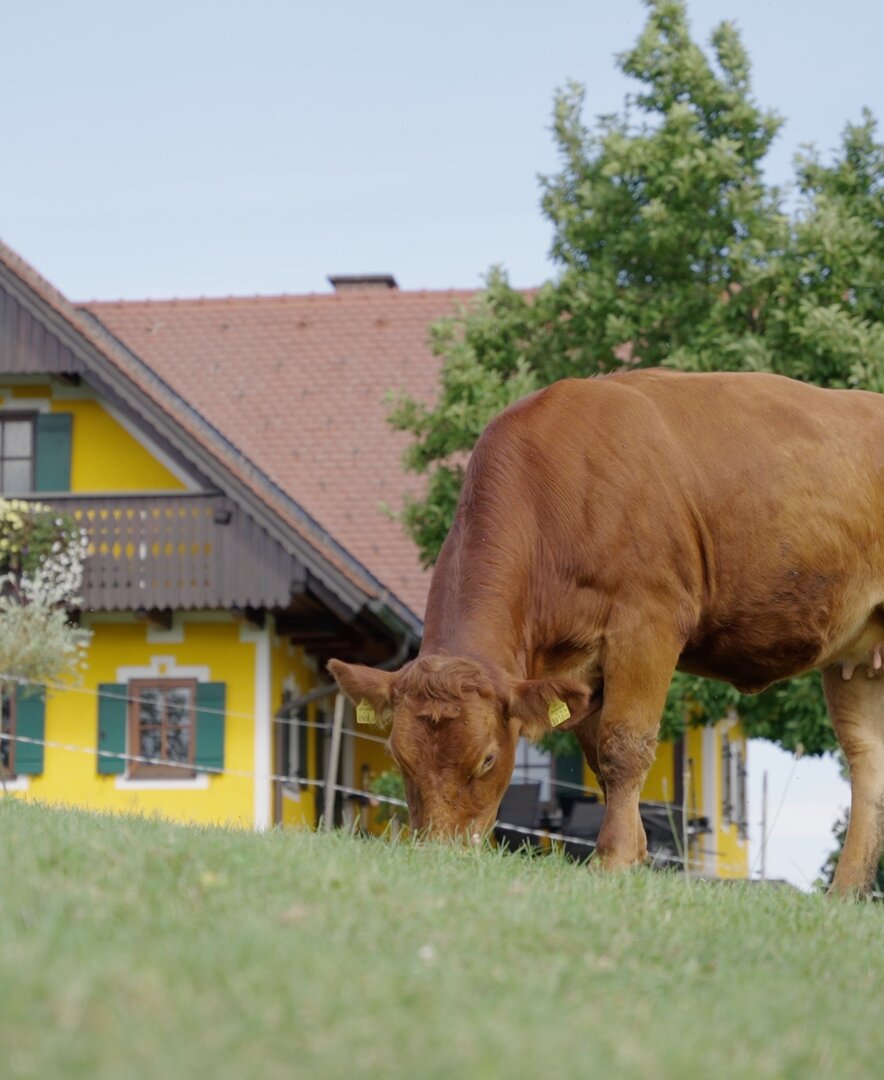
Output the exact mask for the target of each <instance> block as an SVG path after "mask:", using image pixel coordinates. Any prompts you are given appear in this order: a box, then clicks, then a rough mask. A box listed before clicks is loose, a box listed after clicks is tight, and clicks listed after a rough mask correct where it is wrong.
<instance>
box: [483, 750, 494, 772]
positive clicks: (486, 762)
mask: <svg viewBox="0 0 884 1080" xmlns="http://www.w3.org/2000/svg"><path fill="white" fill-rule="evenodd" d="M496 760H497V758H496V757H495V756H494V754H489V755H488V756H487V757H486V758H485V760H484V761H483V762H482V767H481V768H480V769H479V772H480V773H486V772H488V770H489V769H490V768H491V766H492V765H493V764H494V762H495V761H496Z"/></svg>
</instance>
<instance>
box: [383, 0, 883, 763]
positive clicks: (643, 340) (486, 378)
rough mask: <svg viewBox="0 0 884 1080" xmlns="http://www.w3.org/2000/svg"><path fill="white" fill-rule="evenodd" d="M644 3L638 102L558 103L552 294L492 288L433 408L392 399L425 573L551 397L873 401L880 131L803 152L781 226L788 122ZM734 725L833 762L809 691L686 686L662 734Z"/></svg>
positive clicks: (624, 65) (730, 47)
mask: <svg viewBox="0 0 884 1080" xmlns="http://www.w3.org/2000/svg"><path fill="white" fill-rule="evenodd" d="M646 4H647V7H648V18H647V22H646V24H645V27H644V29H643V31H642V33H641V35H640V37H639V39H638V41H637V42H636V44H635V46H634V47H633V48H632V49H631V50H629V51H628V52H625V53H623V54H622V55H620V56H619V57H618V60H617V62H618V65H619V67H620V69H621V70H622V71H623V72H625V73H626V74H627V75H629V76H632V77H633V78H634V79H635V80H637V82H638V84H639V90H638V92H637V93H635V94H633V95H630V96H629V97H628V98H627V100H626V103H625V107H624V110H623V112H622V113H621V114H619V115H612V116H602V117H599V118H598V120H597V123H596V125H595V127H594V128H592V129H590V128H588V127H586V126H585V124H584V122H583V119H582V115H583V108H584V99H585V93H584V90H583V88H582V87H580V86H579V85H577V84H571V85H569V86H568V87H567V88H566V89H565V90H563V91H562V92H560V93H559V94H558V95H557V97H556V100H555V107H554V121H553V131H554V136H555V140H556V143H557V146H558V149H559V153H560V158H561V168H560V171H559V172H558V173H557V174H555V175H554V176H552V177H547V178H545V179H543V180H542V191H543V195H542V208H543V213H544V214H545V216H546V217H547V219H548V220H549V222H550V224H551V225H552V229H553V242H552V255H553V258H554V261H555V263H556V265H557V268H558V272H557V275H556V277H555V278H554V279H553V280H551V281H548V282H546V283H544V284H543V285H542V286H541V287H540V288H539V289H537V290H534V291H532V292H530V293H527V294H526V293H520V292H518V291H516V290H514V289H512V288H511V287H510V285H509V282H508V280H507V277H506V274H505V272H504V271H503V270H501V269H499V268H494V269H492V270H491V271H490V272H489V274H488V277H487V280H486V288H485V290H484V291H483V292H482V293H481V294H480V295H479V296H478V297H477V299H476V301H475V302H474V303H473V304H471V305H468V306H466V307H464V308H463V309H462V310H461V311H460V312H459V314H458V315H457V316H456V317H455V318H453V319H449V320H446V321H443V322H441V323H439V324H438V325H437V326H435V327H434V328H433V330H432V337H431V340H432V345H433V349H434V351H435V352H436V354H437V355H439V356H440V357H442V359H443V368H442V377H441V387H440V394H439V398H438V401H437V403H436V404H435V405H433V406H426V405H424V404H422V403H419V402H416V401H414V400H411V399H408V398H403V399H401V400H400V401H399V402H398V403H397V404H396V407H395V408H394V410H393V412H392V414H391V423H392V424H393V426H394V427H396V428H398V429H400V430H405V431H409V432H410V433H411V434H412V435H413V436H414V442H413V444H412V445H411V447H410V449H409V451H408V453H407V455H406V459H405V464H406V467H407V468H409V469H411V470H414V471H416V472H419V473H423V474H425V475H426V477H427V486H426V493H425V495H424V496H423V497H422V498H413V499H412V500H411V501H409V502H408V503H407V505H406V508H405V511H404V516H403V520H404V523H405V525H406V528H407V529H408V531H409V532H410V534H411V536H412V537H413V538H414V540H415V542H416V543H417V545H418V548H419V551H420V554H421V558H422V560H423V562H424V564H425V565H430V564H432V562H433V561H434V560H435V557H436V555H437V553H438V551H439V548H440V546H441V544H442V541H443V539H444V537H445V535H446V533H447V531H448V528H449V526H450V523H451V520H452V517H453V513H454V508H455V505H456V502H457V497H458V494H459V491H460V487H461V484H462V481H463V475H464V463H465V460H466V456H467V454H468V452H469V450H470V449H471V448H472V446H473V444H474V443H475V440H476V439H477V437H478V435H479V433H480V432H481V431H482V429H483V428H484V426H485V424H486V423H487V422H488V420H489V419H490V418H491V416H493V415H494V414H495V413H496V412H498V411H500V410H501V409H502V408H504V407H505V406H506V405H508V404H510V403H511V402H513V401H515V400H517V399H518V398H520V397H522V396H524V395H525V394H526V393H529V392H530V391H532V390H534V389H536V388H538V387H540V386H543V385H545V384H547V383H549V382H552V381H553V380H555V379H558V378H562V377H564V376H568V375H589V374H594V373H599V372H606V371H610V370H614V369H618V368H623V367H644V366H654V365H666V366H669V367H675V368H680V369H683V370H693V371H705V370H723V369H724V370H749V371H774V372H779V373H781V374H786V375H791V376H793V377H796V378H800V379H804V380H806V381H812V382H816V383H819V384H821V385H826V386H839V387H864V388H867V389H875V390H884V323H882V312H884V305H882V299H884V297H882V292H884V237H882V229H884V206H882V200H884V148H882V146H881V144H880V143H878V142H876V141H875V124H874V121H873V119H872V117H871V116H870V115H869V114H868V113H866V114H864V116H863V119H862V122H861V123H860V124H857V125H851V126H848V127H847V129H846V131H845V135H844V141H843V146H842V148H841V151H840V152H839V155H838V156H837V157H836V159H835V161H834V162H833V163H832V164H830V165H824V164H822V163H821V162H820V160H819V158H818V156H817V155H816V154H815V153H814V152H812V151H810V152H807V153H805V154H804V155H802V156H800V157H799V158H798V159H797V160H796V170H797V172H796V194H797V198H798V203H797V208H796V209H795V210H794V211H792V212H791V213H787V212H786V210H785V209H784V204H785V198H784V194H783V193H782V192H781V191H780V190H779V189H777V188H776V187H773V186H771V185H769V184H768V183H766V181H765V179H764V176H763V172H762V163H763V159H764V156H765V154H766V153H767V151H768V149H769V147H770V145H771V143H772V142H773V140H774V138H775V137H776V134H777V131H778V130H779V127H780V124H781V121H780V119H779V118H778V117H777V116H776V114H775V113H773V112H770V111H765V110H763V109H761V108H760V107H759V106H758V105H757V104H756V103H755V102H754V100H753V98H752V96H751V86H750V65H749V59H748V56H747V54H746V52H745V50H744V48H743V46H742V44H741V41H740V38H739V35H738V33H737V31H736V29H735V28H734V27H733V25H731V24H730V23H722V24H721V25H720V26H719V27H718V28H717V29H716V30H715V31H714V33H713V34H712V38H711V47H712V60H710V59H709V58H708V57H707V56H706V54H705V53H704V52H703V50H702V49H701V48H700V47H699V46H698V45H697V44H695V43H694V42H693V41H692V39H691V37H690V33H689V28H688V21H687V15H686V9H685V4H684V3H683V2H682V0H646ZM728 709H736V710H737V712H738V713H739V714H740V716H741V718H742V719H743V722H744V725H745V726H746V728H747V729H748V731H749V733H750V734H752V735H755V734H758V735H763V736H765V737H770V738H774V739H776V740H777V741H779V742H780V743H781V744H782V745H783V746H785V747H786V748H787V749H796V748H797V747H798V746H801V747H802V748H803V750H804V751H805V752H807V753H821V752H823V751H824V750H827V749H830V748H832V747H833V746H834V745H835V741H834V735H833V733H832V730H831V727H830V726H829V724H828V721H827V719H826V715H825V708H824V703H823V699H822V692H821V689H820V685H819V680H818V678H816V677H806V678H804V679H801V680H796V681H795V682H793V683H788V684H781V685H778V686H776V687H772V688H771V689H770V690H768V691H766V692H765V693H764V694H762V695H760V696H759V697H757V698H753V699H749V698H741V697H740V695H739V694H737V692H736V691H735V690H733V689H732V688H730V687H728V686H725V685H723V684H717V683H709V682H706V681H705V680H699V679H695V678H690V677H688V676H681V675H678V676H676V678H675V680H674V682H673V688H672V690H671V692H670V699H669V702H668V704H667V708H666V711H665V714H664V725H663V730H664V733H665V734H667V735H669V736H672V735H675V734H677V733H678V731H679V730H681V729H683V727H684V725H685V724H686V723H688V722H692V723H703V722H714V721H715V720H717V719H719V718H720V717H721V716H722V715H724V714H725V712H726V711H727V710H728ZM777 718H778V719H777Z"/></svg>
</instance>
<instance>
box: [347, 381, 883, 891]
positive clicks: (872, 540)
mask: <svg viewBox="0 0 884 1080" xmlns="http://www.w3.org/2000/svg"><path fill="white" fill-rule="evenodd" d="M882 662H884V396H881V395H878V394H873V393H865V392H862V391H858V390H850V391H842V390H823V389H820V388H819V387H815V386H809V385H806V384H804V383H799V382H794V381H792V380H789V379H785V378H782V377H780V376H776V375H763V374H724V373H716V374H704V375H693V374H680V373H676V372H667V371H654V370H646V371H634V372H630V373H628V374H616V375H610V376H607V377H603V378H593V379H567V380H564V381H563V382H559V383H556V384H555V385H553V386H551V387H549V388H548V389H546V390H542V391H540V392H539V393H536V394H533V395H531V396H530V397H528V398H525V399H524V400H523V401H520V402H518V403H516V404H515V405H513V406H511V407H510V408H509V409H507V410H506V411H505V412H503V413H502V414H501V415H500V416H498V417H497V418H496V419H494V420H493V421H492V422H491V423H490V424H489V425H488V427H487V429H486V430H485V432H484V434H483V435H482V437H481V438H480V439H479V442H478V443H477V445H476V448H475V450H474V452H473V455H472V457H471V459H470V463H469V468H468V470H467V476H466V482H465V484H464V488H463V493H462V495H461V499H460V504H459V506H458V509H457V514H456V516H455V520H454V524H453V525H452V528H451V531H450V533H449V535H448V537H447V539H446V541H445V544H444V546H443V548H442V551H441V554H440V556H439V560H438V563H437V565H436V569H435V573H434V575H433V581H432V585H431V588H430V595H429V600H428V604H427V613H426V620H425V634H424V639H423V644H422V647H421V651H420V654H419V656H418V657H417V659H416V660H414V661H413V662H412V663H410V664H407V665H406V666H405V667H403V668H402V669H401V670H400V671H398V672H395V673H389V672H383V671H377V670H373V669H371V668H365V667H361V666H358V665H348V664H344V663H341V662H340V661H335V660H333V661H331V662H330V664H329V668H330V670H331V672H332V674H333V675H334V677H335V679H336V680H337V681H338V683H339V685H340V687H341V689H342V690H343V691H344V693H345V694H347V695H348V697H350V698H351V699H352V700H353V701H354V702H355V703H356V704H357V705H358V706H359V713H360V716H359V718H360V719H362V720H369V721H371V720H376V721H377V722H379V723H381V724H389V723H392V732H391V737H390V750H391V753H392V754H393V757H394V758H395V760H396V762H397V764H398V765H399V766H400V768H401V770H402V773H403V775H404V777H405V783H406V790H407V797H408V806H409V810H410V812H411V819H412V823H413V825H414V826H415V827H416V828H417V829H422V830H427V831H428V832H431V833H434V834H439V835H452V834H455V833H460V832H463V833H467V834H476V833H484V832H485V831H486V830H488V829H489V828H490V827H491V825H492V824H493V822H494V818H495V813H496V811H497V807H498V805H499V803H500V800H501V797H502V795H503V793H504V791H505V790H506V787H507V785H508V783H509V780H510V776H511V773H512V768H513V761H514V754H515V747H516V742H517V740H518V738H519V736H520V735H528V736H534V737H536V736H539V735H541V734H542V733H543V732H545V731H548V730H549V729H550V728H551V727H552V726H555V725H558V726H560V727H561V728H562V729H568V728H573V730H574V731H575V733H576V735H577V738H578V740H579V741H580V744H581V746H582V747H583V750H584V752H585V754H586V758H587V761H588V762H589V765H590V767H591V768H592V769H593V771H594V772H595V773H596V775H597V776H598V777H599V780H600V782H601V784H602V787H603V790H604V791H605V801H606V812H605V819H604V823H603V825H602V829H601V832H600V835H599V841H598V852H597V858H598V860H599V861H601V863H602V864H603V865H604V866H606V867H610V868H619V867H626V866H630V865H632V864H634V863H637V862H639V861H640V860H642V859H643V858H644V857H645V856H646V852H647V848H646V841H645V834H644V829H643V828H642V824H641V820H640V818H639V791H640V788H641V786H642V783H643V780H644V777H645V775H646V773H647V770H648V767H649V766H650V764H651V762H652V760H653V758H654V753H655V745H656V737H657V729H658V725H659V721H660V715H661V711H662V707H663V703H664V699H665V696H666V692H667V688H668V686H669V682H670V679H671V677H672V673H673V671H674V670H675V669H676V668H679V669H680V670H683V671H688V672H692V673H694V674H697V675H704V676H709V677H711V678H716V679H722V680H725V681H727V682H730V683H732V684H733V685H734V686H736V687H737V689H738V690H740V691H742V692H744V693H755V692H757V691H759V690H762V689H764V687H766V686H768V685H770V684H771V683H772V682H775V681H776V680H778V679H786V678H790V677H791V676H794V675H800V674H801V673H802V672H806V671H811V670H813V669H820V670H821V671H822V678H823V685H824V689H825V694H826V700H827V703H828V708H829V712H830V715H831V718H832V723H833V724H834V727H835V731H836V733H837V736H838V740H839V742H840V744H841V746H842V748H843V749H844V753H845V754H846V756H847V760H848V762H849V764H850V773H851V783H852V802H853V806H852V812H851V819H850V828H849V830H848V834H847V840H846V843H845V845H844V851H843V854H842V856H841V859H840V861H839V863H838V869H837V872H836V875H835V881H834V885H833V888H834V889H835V890H836V891H838V892H851V891H855V890H862V889H865V888H867V887H868V886H869V884H870V882H871V880H872V877H873V875H874V872H875V867H876V865H877V862H878V858H879V853H880V850H881V847H882V841H884V672H882Z"/></svg>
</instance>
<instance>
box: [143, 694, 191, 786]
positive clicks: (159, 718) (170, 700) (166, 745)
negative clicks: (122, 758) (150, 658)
mask: <svg viewBox="0 0 884 1080" xmlns="http://www.w3.org/2000/svg"><path fill="white" fill-rule="evenodd" d="M130 689H131V697H132V700H131V705H130V738H129V745H130V746H131V747H132V751H131V752H132V754H133V756H136V757H142V758H150V759H151V762H152V763H151V764H147V763H145V762H142V761H133V762H131V767H130V770H129V771H130V775H131V776H137V777H140V778H157V779H162V778H168V779H176V780H184V779H187V778H189V777H192V776H193V775H194V772H195V770H194V769H193V767H192V766H193V763H194V753H193V752H194V742H195V739H194V706H195V699H196V680H194V679H181V680H178V679H157V680H154V681H150V682H147V681H143V682H141V681H139V682H132V683H130ZM187 766H190V768H188V767H187Z"/></svg>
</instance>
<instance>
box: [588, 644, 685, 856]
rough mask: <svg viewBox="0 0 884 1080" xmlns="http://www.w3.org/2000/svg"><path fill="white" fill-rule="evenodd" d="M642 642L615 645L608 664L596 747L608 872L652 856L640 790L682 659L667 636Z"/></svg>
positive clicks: (601, 835) (601, 840)
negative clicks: (639, 644) (646, 643)
mask: <svg viewBox="0 0 884 1080" xmlns="http://www.w3.org/2000/svg"><path fill="white" fill-rule="evenodd" d="M612 644H613V642H612ZM636 644H637V643H635V642H629V643H628V644H624V645H623V647H621V648H620V649H616V648H612V649H611V652H610V659H609V660H608V662H606V664H605V700H604V705H603V706H602V712H601V716H600V718H599V722H598V738H597V744H596V746H597V760H598V769H599V774H600V778H601V781H602V784H603V786H604V790H605V803H606V810H605V818H604V821H603V822H602V828H601V832H600V833H599V841H598V849H597V855H596V859H597V861H598V862H599V863H600V864H601V865H602V866H603V867H604V868H605V869H608V870H618V869H622V868H625V867H628V866H634V865H635V864H637V863H640V862H642V861H643V860H644V859H645V858H646V857H647V853H648V846H647V837H646V836H645V830H644V826H643V825H642V821H641V816H640V814H639V794H640V792H641V789H642V785H643V784H644V781H645V777H646V776H647V773H648V769H650V767H651V765H652V764H653V761H654V758H655V756H656V753H657V731H658V729H659V727H660V716H661V714H662V712H663V705H664V703H665V701H666V692H667V690H668V689H669V683H670V681H671V679H672V673H673V671H674V669H675V663H676V660H677V659H678V647H677V645H676V644H675V643H674V641H673V640H672V638H667V637H664V636H661V637H660V638H658V639H657V640H656V641H655V642H654V643H653V645H651V646H649V647H647V648H645V649H644V650H639V649H637V648H636Z"/></svg>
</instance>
